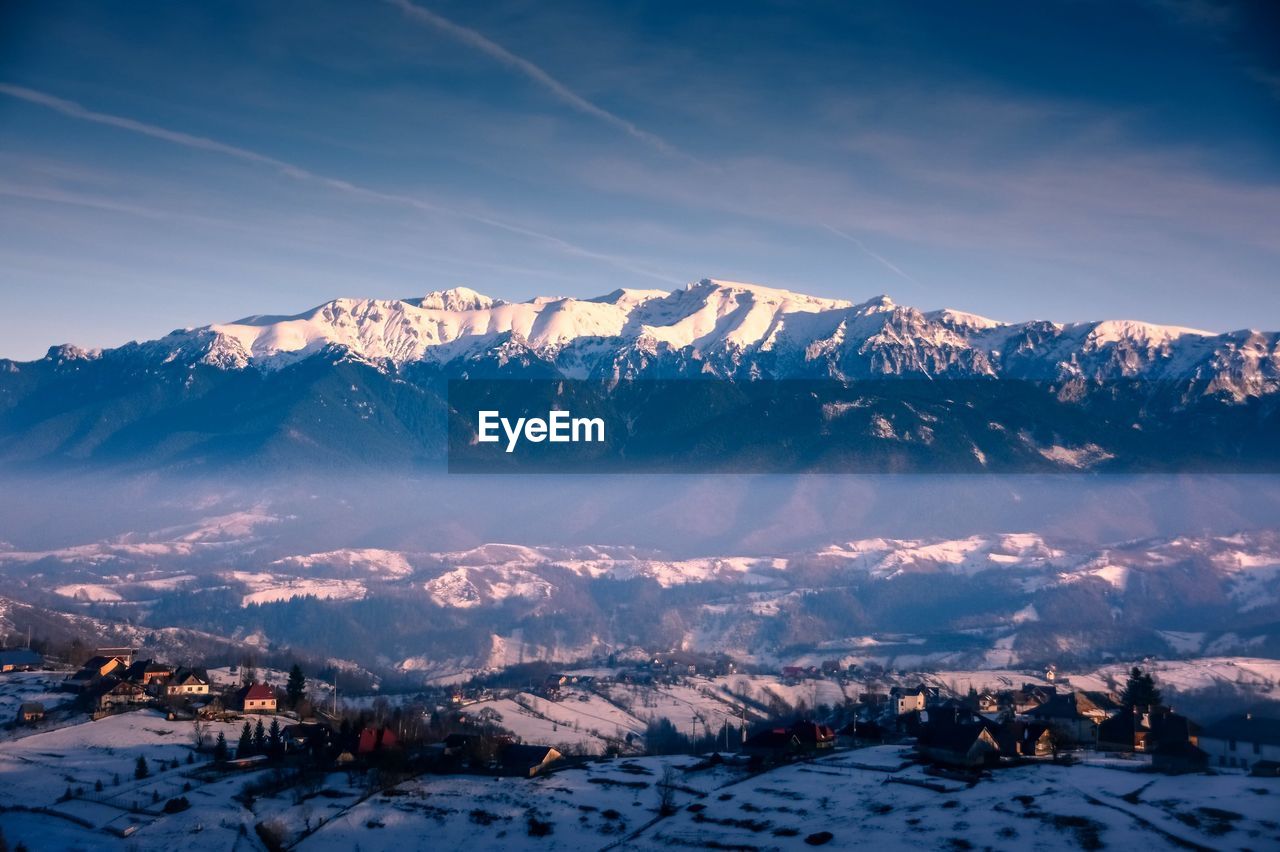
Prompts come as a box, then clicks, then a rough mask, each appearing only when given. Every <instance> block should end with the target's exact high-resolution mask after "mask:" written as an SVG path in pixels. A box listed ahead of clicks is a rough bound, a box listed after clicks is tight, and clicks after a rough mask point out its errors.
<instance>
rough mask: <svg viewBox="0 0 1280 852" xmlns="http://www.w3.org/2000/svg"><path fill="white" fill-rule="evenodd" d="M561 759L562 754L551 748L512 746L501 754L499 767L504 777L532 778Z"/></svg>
mask: <svg viewBox="0 0 1280 852" xmlns="http://www.w3.org/2000/svg"><path fill="white" fill-rule="evenodd" d="M560 759H561V755H560V752H558V751H556V750H555V749H554V748H552V747H551V746H537V745H518V744H512V745H509V746H507V747H506V748H504V749H503V750H502V751H501V753H499V755H498V767H499V769H500V771H501V772H502V774H503V775H513V776H519V777H520V778H532V777H533V776H535V775H538V774H541V773H543V772H546V771H547V769H548V767H550V766H551V765H552V764H553V763H555V762H556V761H558V760H560Z"/></svg>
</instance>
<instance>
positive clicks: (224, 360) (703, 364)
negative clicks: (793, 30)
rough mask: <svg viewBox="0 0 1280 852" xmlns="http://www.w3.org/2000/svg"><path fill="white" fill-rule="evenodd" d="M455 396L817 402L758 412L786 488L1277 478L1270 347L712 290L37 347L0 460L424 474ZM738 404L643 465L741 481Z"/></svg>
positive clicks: (2, 423) (1159, 331)
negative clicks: (780, 448)
mask: <svg viewBox="0 0 1280 852" xmlns="http://www.w3.org/2000/svg"><path fill="white" fill-rule="evenodd" d="M458 378H464V379H484V378H490V379H512V378H518V379H529V380H542V379H553V380H559V379H575V380H589V381H594V382H597V383H598V384H600V385H601V386H602V387H606V388H609V389H611V391H610V395H609V398H608V400H607V401H606V405H607V406H611V407H612V408H611V410H612V413H613V414H614V415H616V416H617V417H619V418H621V419H623V420H627V421H634V420H636V419H637V417H635V416H634V415H635V414H636V412H635V411H634V410H633V409H631V408H629V407H628V406H632V405H634V404H635V403H634V400H628V399H626V398H625V397H624V395H623V394H622V392H621V391H617V392H614V391H613V390H612V389H615V388H619V387H621V388H629V387H634V386H635V385H636V384H637V383H643V382H646V381H649V380H687V379H720V380H724V381H728V382H731V383H735V384H738V385H747V384H752V385H755V384H759V383H761V382H762V381H764V380H784V381H791V380H804V381H808V382H815V383H817V384H815V387H817V388H819V390H817V391H816V396H815V397H814V404H812V405H810V406H807V407H806V406H798V405H791V404H786V405H783V404H775V405H772V406H771V407H772V410H773V411H776V412H778V413H783V412H785V413H787V414H788V415H789V416H791V417H792V420H791V421H788V422H786V423H785V424H784V425H782V426H780V427H776V428H781V429H782V430H783V431H784V432H785V433H786V436H789V437H791V438H794V439H795V442H796V447H795V448H794V453H793V458H791V459H790V460H788V461H787V463H786V464H784V465H782V466H781V468H780V469H783V470H823V469H827V468H828V466H829V465H830V464H831V463H832V458H833V457H835V458H837V459H838V458H845V459H846V460H847V459H850V458H851V459H853V462H852V466H845V467H840V465H839V464H837V465H836V469H846V470H849V469H852V470H859V471H877V472H889V471H893V472H896V471H914V472H936V471H961V472H983V471H990V470H999V471H1055V470H1103V471H1138V470H1216V471H1231V472H1248V471H1253V470H1257V469H1268V470H1270V469H1275V467H1276V466H1277V464H1278V463H1280V455H1277V453H1278V452H1280V450H1277V448H1276V446H1275V442H1274V441H1272V440H1270V436H1272V435H1274V434H1276V433H1277V431H1278V427H1280V415H1278V414H1277V403H1276V400H1277V399H1280V394H1277V389H1280V335H1277V334H1276V333H1262V332H1252V331H1240V332H1232V333H1228V334H1220V335H1212V334H1207V333H1204V332H1197V331H1194V330H1190V329H1181V328H1170V327H1164V326H1153V325H1148V324H1144V323H1137V322H1098V323H1082V324H1074V325H1059V324H1054V323H1049V322H1026V323H1017V324H1006V323H999V322H995V321H992V320H988V319H985V318H982V317H976V316H973V315H970V314H963V313H959V312H956V311H950V310H944V311H935V312H932V313H923V312H921V311H918V310H915V309H913V308H905V307H900V306H897V305H894V304H893V303H892V302H891V301H889V300H888V299H887V298H883V297H882V298H879V299H875V300H872V301H870V302H867V303H864V304H860V305H853V304H850V303H847V302H842V301H838V300H830V299H819V298H814V297H809V296H804V295H801V294H796V293H791V292H788V291H784V290H775V289H770V288H765V287H759V286H756V285H748V284H738V283H734V282H723V281H710V280H704V281H701V282H699V283H697V284H694V285H690V286H689V287H688V288H686V289H684V290H680V291H676V292H674V293H664V292H661V291H625V290H620V291H616V292H614V293H611V294H609V295H607V296H603V297H600V298H598V299H590V300H580V299H535V300H532V301H530V302H523V303H518V304H508V303H502V302H497V301H494V300H492V299H490V298H488V297H486V296H482V295H480V294H478V293H474V292H472V291H467V290H453V291H447V292H443V293H433V294H431V295H429V296H427V297H424V298H421V299H410V300H405V301H368V300H366V301H359V300H350V299H340V300H336V301H334V302H330V303H328V304H326V305H322V306H320V307H318V308H316V309H314V310H312V311H309V312H307V313H304V314H300V315H298V316H294V317H249V318H246V319H244V320H241V321H239V322H235V323H229V324H223V325H212V326H207V327H204V328H200V329H194V330H186V331H178V332H174V333H173V334H170V335H168V336H167V337H164V338H161V339H159V340H154V341H148V342H145V343H133V344H129V345H126V346H123V347H120V348H118V349H113V350H107V351H103V352H85V351H83V350H79V349H76V348H74V347H70V346H63V347H55V348H53V349H51V350H50V352H49V355H48V356H47V357H46V358H44V359H41V360H39V361H35V362H29V363H15V362H0V462H3V463H7V464H10V465H46V464H50V463H53V464H63V465H73V466H74V465H81V464H85V463H95V464H107V465H124V466H127V467H133V468H141V469H148V468H157V467H189V466H195V467H212V468H219V467H222V466H227V465H238V464H246V463H247V464H252V465H263V464H267V465H271V464H282V465H283V464H338V465H343V466H351V465H357V466H361V465H369V466H375V467H376V466H391V467H396V468H403V467H404V466H425V467H430V466H433V465H438V464H439V463H441V462H442V461H443V459H444V458H445V455H446V450H447V440H448V432H447V428H446V425H447V422H448V412H449V408H448V405H447V403H446V398H447V395H448V386H447V383H448V381H449V380H450V379H458ZM824 388H825V389H824ZM850 388H852V389H853V392H852V393H851V392H850ZM747 404H751V405H754V406H755V407H757V408H760V407H770V406H769V404H768V401H767V400H766V401H765V403H764V404H762V403H761V402H760V401H759V400H754V401H747V402H743V401H742V400H735V401H733V402H731V403H730V407H729V408H726V409H725V410H723V411H721V412H719V413H720V414H723V415H733V416H725V417H720V418H716V419H714V424H715V425H714V429H715V430H717V432H716V437H717V441H716V442H715V443H716V444H717V445H718V446H719V447H720V448H719V449H718V450H716V449H715V448H714V447H710V448H709V447H707V446H704V445H703V444H701V443H699V442H698V440H697V439H695V438H694V437H691V434H686V435H685V436H684V437H683V438H680V437H678V436H665V435H664V437H663V441H661V442H659V441H655V440H653V438H652V435H649V436H647V437H648V438H649V448H648V450H647V452H649V453H650V454H651V455H653V456H654V457H655V458H658V457H662V456H664V455H665V454H669V456H670V458H673V459H678V458H679V454H680V453H681V452H682V451H683V452H686V453H688V454H689V455H690V456H691V457H692V456H698V457H706V455H707V453H708V452H712V453H716V452H719V453H722V454H723V458H722V461H723V462H724V468H726V469H737V468H738V467H739V466H745V467H750V464H749V462H750V460H751V459H754V458H758V457H760V456H761V454H762V453H761V451H762V450H764V449H766V448H767V445H761V446H752V445H751V442H752V440H753V439H752V436H751V434H750V433H749V432H747V431H745V430H741V431H738V432H734V431H733V428H734V427H733V426H732V425H731V424H730V425H728V426H726V422H727V421H741V419H742V418H741V417H738V416H736V415H737V414H738V413H739V411H740V409H741V407H742V406H744V405H747ZM733 405H737V406H739V409H735V408H733V407H732V406H733ZM699 407H701V406H699ZM712 422H713V421H712V420H709V421H708V427H707V428H706V429H701V430H698V429H691V430H687V432H688V433H697V432H699V431H701V432H702V433H704V436H705V433H706V432H707V431H708V429H711V428H712V426H711V425H710V424H711V423H712ZM775 424H776V420H775ZM632 437H633V438H635V439H636V440H638V441H639V442H640V443H639V444H637V445H636V446H640V445H642V444H643V442H644V440H645V438H646V436H645V435H643V434H641V435H633V436H632ZM669 438H670V440H668V439H669ZM680 441H683V442H684V444H683V445H682V444H681V443H680ZM769 443H772V444H776V443H777V441H776V438H775V437H771V438H770V439H769ZM735 453H739V454H741V456H742V458H741V459H738V458H734V454H735ZM633 455H635V453H633ZM765 469H769V468H768V467H766V468H765Z"/></svg>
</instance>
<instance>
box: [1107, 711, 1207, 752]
mask: <svg viewBox="0 0 1280 852" xmlns="http://www.w3.org/2000/svg"><path fill="white" fill-rule="evenodd" d="M1198 730H1199V729H1198V728H1197V726H1196V724H1195V723H1194V722H1192V721H1191V720H1190V719H1188V718H1187V717H1185V716H1180V715H1178V714H1177V713H1174V712H1173V711H1172V710H1170V709H1169V708H1168V707H1128V708H1125V709H1124V710H1121V711H1120V712H1119V713H1117V714H1116V715H1114V716H1112V717H1111V718H1109V719H1106V720H1104V721H1103V722H1102V723H1101V724H1099V725H1098V749H1099V750H1100V751H1123V752H1139V753H1151V754H1154V753H1155V751H1156V749H1157V747H1158V746H1160V745H1161V744H1163V745H1167V746H1170V747H1172V746H1175V745H1178V744H1180V743H1189V744H1191V745H1196V734H1197V733H1198Z"/></svg>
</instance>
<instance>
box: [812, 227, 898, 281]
mask: <svg viewBox="0 0 1280 852" xmlns="http://www.w3.org/2000/svg"><path fill="white" fill-rule="evenodd" d="M822 227H824V228H826V229H827V230H828V231H830V232H831V233H833V234H835V235H836V236H837V237H843V238H844V239H846V240H848V241H849V242H851V243H853V244H854V245H855V246H857V247H858V248H859V249H861V250H862V253H863V254H865V255H867V257H870V258H871V259H872V260H875V261H876V262H877V263H879V264H880V265H881V266H883V267H884V268H885V269H887V270H889V271H890V272H892V273H894V274H895V275H899V276H901V277H903V278H905V279H907V280H908V281H910V282H911V283H912V284H919V283H920V282H919V281H917V280H916V279H914V278H912V277H911V276H910V275H908V274H907V273H905V272H903V271H902V269H901V268H899V266H898V265H897V264H896V263H894V262H893V261H891V260H889V259H888V258H886V257H884V256H883V255H880V254H877V253H876V252H874V251H872V250H871V249H869V248H867V245H866V243H864V242H863V241H862V240H860V239H858V238H857V237H855V236H854V235H853V234H847V233H845V232H844V231H842V230H840V229H839V228H833V227H831V226H830V225H828V224H826V223H823V225H822Z"/></svg>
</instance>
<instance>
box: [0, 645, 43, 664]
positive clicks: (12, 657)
mask: <svg viewBox="0 0 1280 852" xmlns="http://www.w3.org/2000/svg"><path fill="white" fill-rule="evenodd" d="M43 662H44V657H41V656H40V655H39V654H37V653H36V652H35V651H32V650H31V649H30V648H8V649H6V650H4V651H0V665H5V666H38V665H40V664H42V663H43Z"/></svg>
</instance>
